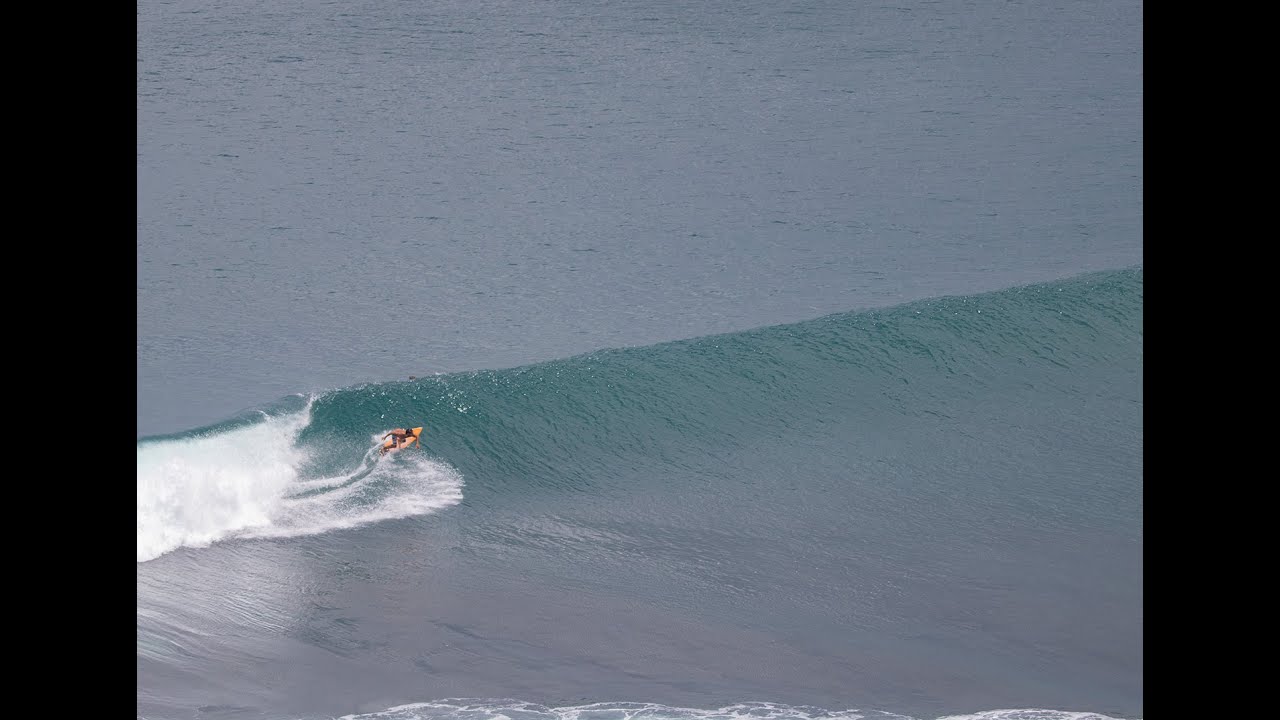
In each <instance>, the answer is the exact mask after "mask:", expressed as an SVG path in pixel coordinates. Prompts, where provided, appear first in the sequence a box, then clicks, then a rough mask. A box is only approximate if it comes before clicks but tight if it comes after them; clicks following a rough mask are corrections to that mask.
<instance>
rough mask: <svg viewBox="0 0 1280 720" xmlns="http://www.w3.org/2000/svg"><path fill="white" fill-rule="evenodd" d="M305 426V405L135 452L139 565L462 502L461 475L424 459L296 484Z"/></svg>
mask: <svg viewBox="0 0 1280 720" xmlns="http://www.w3.org/2000/svg"><path fill="white" fill-rule="evenodd" d="M309 422H310V408H309V407H308V408H307V409H306V410H304V411H302V412H300V413H296V414H293V415H286V416H282V417H274V418H266V419H264V421H263V422H261V423H258V424H255V425H250V426H247V427H240V428H235V429H231V430H227V431H224V432H219V433H210V434H205V435H201V436H196V437H190V438H183V439H178V440H168V441H159V442H148V443H145V444H142V445H139V446H138V562H145V561H147V560H151V559H154V558H156V557H159V556H160V555H163V554H164V553H167V552H170V551H172V550H175V549H177V548H179V547H184V546H185V547H204V546H207V545H209V544H211V543H214V542H217V541H220V540H226V539H228V538H232V537H288V536H296V535H310V534H316V533H321V532H325V531H328V530H334V529H339V528H349V527H354V526H356V525H361V524H365V523H370V522H375V521H379V520H386V519H391V518H397V517H406V516H410V515H420V514H424V513H427V512H431V511H433V510H437V509H440V508H442V507H447V506H449V505H452V504H454V503H457V502H458V501H460V500H461V499H462V478H461V476H460V475H459V473H458V472H457V471H456V470H454V469H453V468H451V467H449V466H448V465H446V464H444V463H441V462H438V461H434V460H432V459H430V458H428V457H426V456H425V454H424V453H421V452H419V453H413V454H411V456H410V457H406V458H403V459H401V458H397V459H396V460H397V461H396V462H385V461H383V462H377V459H376V453H373V454H371V455H369V456H366V458H365V461H364V464H362V465H361V467H360V468H359V469H358V470H356V471H355V472H353V473H351V474H349V475H344V476H340V477H330V478H320V479H311V480H306V481H300V480H299V475H298V469H299V468H301V467H302V466H303V463H304V462H305V461H306V460H307V456H306V453H305V451H303V450H302V449H299V448H298V447H295V441H296V439H297V437H298V434H299V433H300V432H302V430H303V429H304V428H305V427H306V426H307V424H308V423H309ZM371 486H372V487H373V488H374V490H373V491H369V489H370V487H371ZM299 493H306V494H304V495H302V496H299ZM357 496H359V497H357Z"/></svg>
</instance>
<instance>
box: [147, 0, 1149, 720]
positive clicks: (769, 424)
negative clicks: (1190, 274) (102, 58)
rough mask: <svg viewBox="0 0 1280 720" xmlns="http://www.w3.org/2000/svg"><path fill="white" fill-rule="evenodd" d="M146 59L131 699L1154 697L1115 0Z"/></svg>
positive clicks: (717, 18) (498, 9)
mask: <svg viewBox="0 0 1280 720" xmlns="http://www.w3.org/2000/svg"><path fill="white" fill-rule="evenodd" d="M137 29H138V37H137V56H138V57H137V79H138V85H137V90H138V125H137V127H138V136H137V148H138V150H137V159H138V174H137V180H138V194H137V197H138V273H137V299H138V302H137V310H138V333H137V340H138V346H137V347H138V355H137V359H138V385H137V389H138V419H137V452H138V465H137V468H138V472H137V479H138V498H137V502H138V517H137V522H138V526H137V527H138V531H137V630H138V633H137V662H138V672H137V678H138V686H137V716H138V717H139V718H147V719H148V720H157V719H160V718H174V719H192V720H196V719H199V720H222V719H228V720H229V719H232V718H237V719H239V718H244V719H255V720H259V719H271V720H275V719H290V720H319V719H321V718H354V719H358V720H372V719H373V718H385V719H386V720H428V719H430V720H434V719H436V718H443V719H448V720H488V719H493V720H497V719H498V718H507V719H509V720H553V719H554V720H571V719H572V720H658V719H668V718H669V719H679V720H722V719H723V720H730V719H733V720H738V719H740V718H774V719H777V720H816V719H817V718H840V719H847V720H853V719H854V718H867V719H868V720H881V719H884V720H887V719H889V718H899V719H901V718H907V719H912V720H934V719H935V718H950V719H953V720H954V719H957V718H965V719H966V720H967V719H970V718H972V719H975V720H1099V719H1104V720H1105V719H1106V718H1118V719H1122V720H1137V719H1138V718H1141V717H1143V692H1142V685H1143V629H1142V625H1143V546H1142V539H1143V532H1142V530H1143V512H1142V509H1143V492H1142V490H1143V488H1142V484H1143V473H1142V457H1143V443H1142V429H1143V422H1142V419H1143V404H1142V389H1143V382H1142V368H1143V363H1142V349H1143V281H1144V269H1143V243H1142V160H1143V153H1142V120H1143V117H1142V90H1143V85H1142V34H1143V28H1142V5H1141V3H1133V2H1092V1H1085V2H1069V3H1068V2H1051V3H1017V2H1000V3H996V2H965V1H960V0H937V1H934V2H908V3H883V2H869V3H862V2H848V1H845V2H833V1H808V2H806V1H800V2H791V3H761V2H758V1H756V0H744V1H743V2H738V3H727V2H717V1H715V0H711V1H709V2H701V3H674V2H617V1H616V0H615V1H614V2H603V1H590V0H586V1H576V2H575V1H570V0H545V1H538V2H522V3H516V2H505V1H499V2H487V1H483V0H482V1H480V2H453V1H450V0H443V1H441V2H422V1H417V2H407V1H402V0H388V1H386V2H380V3H355V4H352V3H332V2H318V1H312V0H302V1H298V0H282V1H281V2H274V3H269V4H263V3H249V2H244V1H243V0H231V1H228V0H213V1H212V2H204V3H196V2H190V1H187V0H178V1H176V2H158V1H156V0H141V1H140V2H139V4H138V6H137ZM418 425H422V426H425V427H426V434H425V438H424V442H423V443H422V448H421V449H418V450H409V451H405V452H402V453H397V454H391V455H386V456H382V455H379V454H378V452H377V445H378V443H379V442H380V440H381V438H382V436H383V434H385V433H386V432H388V431H389V430H390V429H392V428H395V427H406V426H418Z"/></svg>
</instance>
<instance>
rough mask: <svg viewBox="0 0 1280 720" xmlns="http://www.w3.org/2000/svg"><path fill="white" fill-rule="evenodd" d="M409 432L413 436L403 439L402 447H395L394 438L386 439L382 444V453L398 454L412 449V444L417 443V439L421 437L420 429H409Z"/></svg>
mask: <svg viewBox="0 0 1280 720" xmlns="http://www.w3.org/2000/svg"><path fill="white" fill-rule="evenodd" d="M409 432H411V433H413V434H412V435H410V436H409V437H407V438H405V439H404V445H401V446H400V447H396V439H395V438H387V441H386V442H384V443H382V452H399V451H400V450H407V449H409V448H411V447H413V444H414V443H416V442H417V441H418V438H420V437H422V428H420V427H416V428H409Z"/></svg>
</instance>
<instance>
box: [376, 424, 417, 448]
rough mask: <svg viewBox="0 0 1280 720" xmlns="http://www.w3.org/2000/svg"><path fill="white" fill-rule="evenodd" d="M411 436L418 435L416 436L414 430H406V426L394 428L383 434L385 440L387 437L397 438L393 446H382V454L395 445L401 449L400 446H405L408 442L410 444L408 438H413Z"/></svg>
mask: <svg viewBox="0 0 1280 720" xmlns="http://www.w3.org/2000/svg"><path fill="white" fill-rule="evenodd" d="M411 437H416V436H415V435H414V434H413V431H412V430H406V429H404V428H396V429H395V430H392V431H391V432H389V433H387V434H386V435H383V436H382V439H383V440H386V439H387V438H395V440H394V442H395V445H392V446H386V445H384V446H382V454H386V452H387V451H388V450H390V449H391V448H392V447H394V448H395V449H396V450H399V449H400V448H402V447H404V446H405V445H407V444H408V442H407V439H408V438H411Z"/></svg>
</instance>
